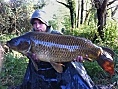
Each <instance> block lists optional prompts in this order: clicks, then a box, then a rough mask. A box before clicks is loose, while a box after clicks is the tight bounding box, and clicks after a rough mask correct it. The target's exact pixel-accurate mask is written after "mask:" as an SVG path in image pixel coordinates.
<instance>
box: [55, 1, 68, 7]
mask: <svg viewBox="0 0 118 89" xmlns="http://www.w3.org/2000/svg"><path fill="white" fill-rule="evenodd" d="M56 1H57V0H56ZM57 2H58V3H60V4H62V5H64V6H65V7H67V8H69V5H67V4H65V3H63V2H59V1H57Z"/></svg>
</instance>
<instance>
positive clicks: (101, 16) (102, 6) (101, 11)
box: [93, 0, 108, 42]
mask: <svg viewBox="0 0 118 89" xmlns="http://www.w3.org/2000/svg"><path fill="white" fill-rule="evenodd" d="M94 1H95V4H97V5H96V8H97V17H98V24H97V26H98V29H97V31H98V33H99V36H100V38H101V39H102V41H104V31H103V28H104V26H105V25H106V14H107V12H106V11H107V10H106V7H107V3H108V0H104V1H103V2H102V0H101V1H98V0H94ZM97 38H98V36H97V35H96V34H95V36H94V38H93V42H94V41H95V40H96V39H97Z"/></svg>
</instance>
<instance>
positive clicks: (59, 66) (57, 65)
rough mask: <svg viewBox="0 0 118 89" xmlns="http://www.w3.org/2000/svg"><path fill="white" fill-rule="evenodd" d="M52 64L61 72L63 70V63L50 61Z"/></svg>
mask: <svg viewBox="0 0 118 89" xmlns="http://www.w3.org/2000/svg"><path fill="white" fill-rule="evenodd" d="M50 64H51V65H52V67H53V68H54V69H55V70H56V71H57V72H59V73H62V72H63V67H62V66H63V64H60V63H55V62H50Z"/></svg>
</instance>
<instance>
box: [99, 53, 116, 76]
mask: <svg viewBox="0 0 118 89" xmlns="http://www.w3.org/2000/svg"><path fill="white" fill-rule="evenodd" d="M97 62H98V64H99V65H100V66H101V67H102V68H103V70H105V71H106V72H108V73H109V74H110V75H114V72H115V70H114V62H113V58H112V57H111V55H110V54H109V53H108V52H106V51H104V52H103V54H101V55H100V57H99V58H98V59H97Z"/></svg>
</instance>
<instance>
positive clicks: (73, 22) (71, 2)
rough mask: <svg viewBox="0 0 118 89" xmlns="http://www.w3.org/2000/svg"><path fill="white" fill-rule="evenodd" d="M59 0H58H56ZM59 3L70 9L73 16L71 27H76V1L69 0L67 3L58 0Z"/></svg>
mask: <svg viewBox="0 0 118 89" xmlns="http://www.w3.org/2000/svg"><path fill="white" fill-rule="evenodd" d="M56 1H57V0H56ZM57 2H58V3H60V4H62V5H64V6H65V7H67V8H68V9H69V10H70V18H71V27H72V29H73V28H75V23H76V22H75V21H76V20H75V18H76V13H75V1H74V0H67V3H63V2H60V1H57Z"/></svg>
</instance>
